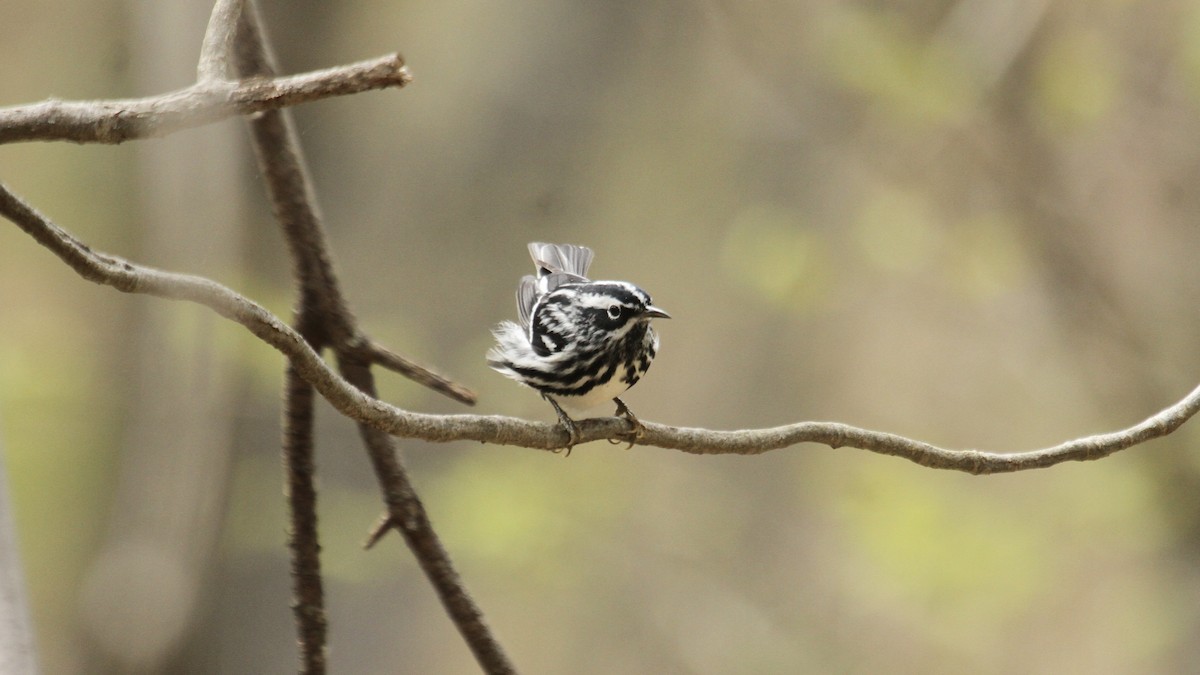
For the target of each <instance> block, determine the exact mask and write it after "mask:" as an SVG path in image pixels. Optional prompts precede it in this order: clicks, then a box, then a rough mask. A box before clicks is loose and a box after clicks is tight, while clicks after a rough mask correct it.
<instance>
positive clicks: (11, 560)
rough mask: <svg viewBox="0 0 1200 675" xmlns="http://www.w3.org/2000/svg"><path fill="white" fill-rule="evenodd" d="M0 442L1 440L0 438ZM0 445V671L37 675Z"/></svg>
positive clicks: (23, 579) (26, 599) (2, 452)
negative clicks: (34, 674) (35, 674)
mask: <svg viewBox="0 0 1200 675" xmlns="http://www.w3.org/2000/svg"><path fill="white" fill-rule="evenodd" d="M0 440H3V439H2V438H0ZM13 520H14V517H13V512H12V500H11V498H10V497H9V492H8V474H7V473H6V472H5V470H4V444H3V443H0V672H2V673H36V672H38V667H37V650H36V648H35V645H34V635H33V622H32V621H30V618H29V596H28V594H27V593H26V592H25V575H24V574H23V573H22V571H21V551H20V549H19V548H18V547H17V532H16V529H15V528H14V526H13Z"/></svg>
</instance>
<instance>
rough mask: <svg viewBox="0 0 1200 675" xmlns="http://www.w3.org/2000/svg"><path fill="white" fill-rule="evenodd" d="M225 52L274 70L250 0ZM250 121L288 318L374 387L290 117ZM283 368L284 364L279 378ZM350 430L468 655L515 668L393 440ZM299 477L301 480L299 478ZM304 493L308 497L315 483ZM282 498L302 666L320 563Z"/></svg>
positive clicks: (242, 63)
mask: <svg viewBox="0 0 1200 675" xmlns="http://www.w3.org/2000/svg"><path fill="white" fill-rule="evenodd" d="M234 58H235V61H236V66H237V70H238V73H239V74H240V76H241V77H252V76H265V77H271V76H272V75H274V74H275V72H276V68H275V65H274V63H273V61H274V57H273V56H272V55H271V53H270V46H269V43H268V40H267V37H266V33H265V30H264V28H263V26H262V21H261V19H260V18H259V17H258V13H257V7H256V6H255V3H254V2H252V1H250V2H247V3H246V6H245V8H244V9H243V12H242V22H241V26H240V32H239V35H238V39H237V41H236V43H235V55H234ZM250 131H251V135H252V136H253V139H254V149H255V154H256V155H257V157H258V162H259V166H260V167H261V169H262V171H263V174H264V176H265V178H266V183H267V190H268V193H269V195H270V199H271V204H272V208H273V209H274V211H275V216H276V219H277V220H278V221H279V224H280V226H281V227H282V228H283V233H284V237H285V239H286V240H287V243H288V247H289V251H290V253H291V259H292V266H293V267H292V270H293V275H294V277H295V279H296V282H297V284H298V285H299V290H300V305H299V309H298V310H297V326H298V327H299V328H300V332H301V334H302V335H304V336H305V338H306V339H307V340H308V341H309V343H310V344H312V345H313V346H314V348H316V349H320V348H321V347H324V346H329V347H332V348H333V350H334V352H335V354H336V356H337V361H338V364H339V367H340V368H342V371H343V373H344V374H345V376H346V377H347V379H348V380H349V381H350V383H351V384H353V385H354V386H356V387H358V388H359V389H360V390H362V391H363V392H365V393H367V394H369V395H371V396H375V395H376V392H375V381H374V377H373V375H372V374H371V371H370V365H371V364H372V363H373V362H375V361H377V360H378V359H379V356H380V354H379V352H378V349H377V348H376V347H375V346H374V344H373V343H372V342H371V341H370V340H369V339H368V338H367V337H366V336H365V335H363V334H362V333H361V332H360V331H359V330H358V328H357V324H356V321H355V318H354V315H353V314H352V313H351V312H350V309H349V307H348V306H347V304H346V301H345V298H344V296H343V295H342V293H341V290H340V288H339V285H338V280H337V276H336V274H335V273H334V269H333V264H332V262H331V260H330V256H329V247H328V244H327V243H326V238H325V232H324V228H323V227H322V224H321V216H320V213H319V211H318V209H317V201H316V196H315V194H314V190H313V187H312V180H311V178H310V177H309V174H308V170H307V167H306V165H305V162H304V157H303V154H302V152H301V150H300V144H299V142H298V141H297V139H296V133H295V129H294V127H293V124H292V122H291V118H290V116H289V115H288V114H287V112H286V111H282V110H276V111H268V112H265V113H263V114H261V115H259V116H258V117H255V118H253V119H252V120H251V121H250ZM290 373H291V369H290V368H289V379H291V376H290ZM306 392H307V396H308V397H310V398H311V396H312V390H311V389H307V390H306ZM287 395H288V407H289V409H291V408H292V406H294V405H295V404H296V400H295V398H296V397H299V396H301V395H302V392H300V391H298V390H297V391H293V389H292V388H291V387H289V389H288V394H287ZM468 398H473V396H470V397H468ZM305 419H307V421H308V422H310V423H311V409H309V410H308V411H307V417H305V416H303V415H302V416H301V419H300V420H297V421H295V422H293V420H292V419H291V417H290V416H289V418H288V420H287V423H288V431H287V440H286V441H285V445H287V446H290V447H293V448H295V449H298V448H300V447H301V445H302V444H303V443H307V444H308V446H309V452H310V457H311V444H312V429H311V424H307V425H306V424H303V423H302V422H304V421H305ZM359 433H360V435H361V436H362V438H363V442H364V444H365V445H366V448H367V453H368V455H369V456H370V459H371V463H372V465H373V467H374V469H375V475H376V479H377V480H378V481H379V485H380V489H381V490H382V492H383V495H384V500H385V502H386V503H387V507H388V518H389V522H390V523H391V524H392V526H393V527H395V528H396V529H397V530H399V531H400V532H401V534H402V535H403V536H404V539H405V541H406V543H407V544H408V546H409V549H410V550H411V551H412V552H413V554H414V555H415V556H416V558H417V561H418V562H419V563H420V565H421V569H422V570H423V571H424V572H425V575H426V577H427V578H428V579H429V581H430V583H431V584H432V585H433V587H434V589H435V591H436V592H437V594H438V597H439V598H440V599H441V601H442V604H443V606H444V607H445V608H446V611H447V613H448V614H449V615H450V618H451V620H452V621H453V622H454V624H455V626H457V627H458V630H459V632H460V633H461V634H462V636H463V638H464V639H465V640H466V642H467V645H468V647H469V648H470V649H471V652H472V653H473V654H474V655H475V658H476V660H477V661H478V662H479V664H480V666H481V667H482V668H483V670H484V672H487V673H495V674H502V673H513V672H516V671H515V669H514V668H513V666H512V664H511V663H510V662H509V660H508V657H507V655H506V654H505V653H504V650H503V649H502V648H501V646H500V644H499V643H498V642H497V641H496V639H495V638H494V637H493V636H492V634H491V631H490V629H489V628H488V626H487V624H486V623H485V621H484V619H483V613H482V612H481V611H480V610H479V608H478V606H477V605H476V604H475V602H474V601H473V600H472V599H471V597H470V595H469V594H468V593H467V590H466V588H465V587H464V586H463V584H462V581H461V579H460V578H459V576H458V573H457V572H456V571H455V570H454V566H453V563H452V562H451V561H450V556H449V555H448V554H447V552H446V550H445V548H444V547H443V546H442V544H441V541H440V540H439V538H438V536H437V533H436V532H435V531H434V530H433V527H432V525H431V524H430V522H429V518H428V516H427V515H426V513H425V507H424V506H423V505H422V504H421V501H420V499H419V498H418V497H417V494H416V492H415V490H414V489H413V486H412V482H411V481H410V480H409V478H408V474H407V471H406V470H405V469H404V466H403V464H401V462H400V460H399V459H398V453H397V448H396V445H395V442H394V441H393V440H392V438H391V437H389V436H388V435H387V434H385V433H381V432H379V431H377V430H375V429H372V428H370V427H368V426H366V425H363V424H360V425H359ZM293 436H295V438H293ZM312 469H313V467H312V465H311V463H309V464H308V465H307V466H305V465H301V464H296V465H294V466H290V467H289V483H291V482H292V481H295V485H296V487H299V488H301V489H311V482H312V480H313V473H312ZM305 485H307V486H308V487H307V488H305V487H303V486H305ZM296 487H294V488H293V489H296ZM312 494H313V497H314V500H315V492H313V493H312ZM292 507H293V513H292V517H293V526H294V527H296V528H297V529H296V532H295V533H294V534H293V542H294V544H293V548H292V553H293V569H294V570H302V569H304V570H307V571H305V572H304V573H300V572H297V574H296V578H295V583H296V585H297V586H296V587H297V607H296V620H297V623H298V627H299V632H300V639H301V641H302V643H304V644H303V645H302V650H303V651H304V654H305V666H306V668H307V667H309V665H310V663H309V660H308V659H309V658H310V657H312V658H315V657H316V656H317V655H316V654H315V651H316V650H317V645H316V644H314V643H312V642H310V640H320V641H321V645H320V648H321V649H322V650H323V647H324V639H325V632H324V615H323V611H322V612H321V613H319V614H318V613H317V612H316V611H315V610H316V608H318V607H320V606H321V604H320V603H321V594H320V591H319V587H320V567H319V560H318V559H317V554H318V552H319V546H318V544H317V532H316V530H315V527H314V529H313V530H312V531H311V532H309V531H306V530H301V529H299V526H300V525H301V521H305V522H311V523H313V524H314V525H315V522H316V520H315V518H316V516H315V514H313V515H312V516H311V520H309V518H310V517H309V516H307V515H305V516H301V514H300V512H299V510H298V508H306V507H307V505H306V504H297V503H296V498H295V497H294V496H293V497H292ZM301 555H305V556H311V559H310V560H308V561H307V564H308V565H310V566H311V569H308V568H305V567H304V565H302V562H301V560H300V556H301ZM310 575H312V576H310ZM309 595H311V603H312V604H311V605H305V603H304V601H303V600H302V597H308V596H309ZM318 624H319V625H318ZM317 664H318V662H316V661H314V662H313V664H312V665H314V666H315V665H317ZM319 665H320V666H322V667H323V665H324V663H323V661H321V662H319ZM308 672H321V671H319V670H310V671H308Z"/></svg>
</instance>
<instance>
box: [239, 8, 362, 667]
mask: <svg viewBox="0 0 1200 675" xmlns="http://www.w3.org/2000/svg"><path fill="white" fill-rule="evenodd" d="M259 26H260V22H259V19H258V14H257V7H256V6H255V4H254V3H253V2H247V3H246V6H245V7H243V9H242V13H241V20H240V21H239V26H238V27H239V30H238V32H237V38H236V40H235V43H234V61H235V63H236V67H237V70H238V72H239V75H240V76H242V77H247V76H251V75H266V74H268V73H271V72H274V68H273V67H272V66H271V63H270V61H271V56H270V54H269V53H268V51H267V47H266V44H265V42H264V40H263V36H262V33H261V30H260V28H259ZM288 121H289V120H288V118H287V117H286V114H285V113H284V112H282V111H272V112H267V113H263V114H262V115H260V116H258V117H256V118H252V119H251V121H250V132H251V135H252V137H253V139H254V151H255V156H256V157H257V158H258V165H259V168H260V169H261V170H262V172H263V175H264V176H265V177H266V184H267V191H268V194H269V197H270V201H271V206H272V209H273V210H274V212H275V219H276V221H277V222H278V223H279V224H280V227H282V228H283V230H284V234H285V238H286V240H287V243H288V246H289V252H290V258H291V261H292V278H293V279H294V280H295V282H296V285H297V290H298V292H299V295H300V298H299V302H298V304H297V309H296V315H295V318H294V325H295V327H296V328H297V330H298V331H299V332H300V334H301V335H302V336H303V337H304V339H305V340H306V341H307V342H308V343H309V344H310V345H311V346H312V347H313V349H314V350H315V351H317V352H320V351H321V349H322V348H324V347H326V346H328V344H329V330H328V329H329V328H330V327H331V324H330V322H329V321H328V320H327V317H329V316H340V314H339V313H337V312H336V311H335V312H329V311H328V309H329V308H328V307H323V306H322V305H321V303H322V300H323V298H325V297H327V296H329V295H330V293H328V292H323V289H329V288H331V287H332V288H335V289H336V279H335V278H334V277H333V271H332V265H331V264H330V263H329V261H328V259H315V258H314V256H315V255H316V254H314V253H312V252H311V251H320V250H323V249H322V248H319V247H317V246H313V245H312V242H310V241H306V240H305V238H303V237H301V236H299V235H300V234H301V233H305V232H312V231H314V230H315V231H317V232H319V227H320V216H319V214H318V213H317V212H316V210H315V206H314V205H315V204H316V199H315V196H314V195H313V194H312V187H311V181H310V180H309V179H308V175H307V172H306V170H305V166H304V161H303V158H302V157H301V156H300V154H299V150H298V148H299V144H298V143H297V142H295V139H294V137H293V130H292V129H291V125H290V124H289V123H288ZM322 258H323V257H322ZM335 309H336V308H335ZM334 327H335V328H336V329H337V332H339V333H341V332H344V330H345V328H344V326H343V325H336V324H335V326H334ZM284 411H285V412H284V419H283V456H284V466H285V471H286V474H287V487H288V509H289V514H290V520H291V523H290V530H289V533H288V548H289V551H290V553H291V565H292V614H293V616H294V618H295V621H296V633H297V637H298V638H299V645H300V664H301V672H302V673H305V674H306V675H323V673H325V671H326V662H325V655H326V639H327V630H326V628H327V623H326V617H325V594H324V585H323V583H322V579H321V557H320V556H321V544H320V535H319V532H318V530H317V510H316V509H317V490H316V484H315V481H316V466H315V461H314V457H313V454H314V445H315V444H314V441H313V428H314V424H313V414H314V409H313V389H312V386H311V385H309V384H308V383H307V382H305V381H303V380H302V379H301V378H300V376H299V375H298V374H297V372H296V370H295V369H294V368H293V367H292V366H291V365H289V366H288V368H287V374H286V383H285V385H284Z"/></svg>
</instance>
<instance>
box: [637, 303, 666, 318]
mask: <svg viewBox="0 0 1200 675" xmlns="http://www.w3.org/2000/svg"><path fill="white" fill-rule="evenodd" d="M642 315H643V316H648V317H650V318H651V319H669V318H671V315H670V314H667V313H666V312H664V311H662V310H661V309H659V308H657V307H655V306H654V305H650V306H648V307H646V311H644V312H642Z"/></svg>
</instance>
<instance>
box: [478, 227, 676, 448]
mask: <svg viewBox="0 0 1200 675" xmlns="http://www.w3.org/2000/svg"><path fill="white" fill-rule="evenodd" d="M529 255H530V257H531V258H533V263H534V266H535V267H536V270H537V271H536V274H535V275H526V276H524V277H522V278H521V280H520V282H519V283H518V284H517V316H518V318H519V323H516V322H513V321H503V322H501V323H500V324H499V325H498V326H496V327H495V328H494V329H493V330H492V334H493V336H494V337H495V338H496V345H495V346H494V347H492V348H491V350H489V351H488V353H487V363H488V365H489V366H491V367H492V369H494V370H496V371H498V372H499V373H501V374H503V375H505V376H506V377H509V378H512V379H513V380H516V381H517V382H520V383H521V384H523V385H526V386H528V387H531V388H533V389H534V390H536V391H538V392H539V393H540V394H541V395H542V398H544V399H545V400H546V401H548V402H549V403H550V405H552V406H554V411H555V413H556V414H557V415H558V420H559V423H560V424H561V426H562V427H563V429H564V430H565V431H566V432H567V437H568V442H567V446H566V451H567V454H568V455H569V454H570V452H571V448H572V447H574V446H575V444H576V443H578V442H579V429H578V427H577V426H576V424H575V420H573V419H572V418H571V416H570V415H568V414H567V413H566V411H565V410H563V408H569V409H571V410H572V411H576V412H579V411H584V410H587V409H589V408H594V407H596V406H598V405H600V404H602V403H604V402H606V401H610V400H611V401H612V402H613V403H615V404H616V406H617V410H616V415H618V416H620V417H623V418H625V419H626V420H628V421H629V423H630V425H631V431H630V432H629V439H630V440H629V444H630V447H632V445H633V443H634V441H636V440H637V439H638V438H640V437H641V435H642V433H643V427H642V423H641V422H640V421H639V420H638V418H637V416H635V415H634V414H633V411H632V410H630V409H629V406H627V405H625V403H624V402H623V401H622V400H621V399H620V398H619V396H620V395H621V394H623V393H624V392H625V391H626V390H628V389H629V388H630V387H632V386H633V385H634V384H637V382H638V380H640V379H641V378H642V376H643V375H645V374H646V370H647V369H649V368H650V362H651V361H653V360H654V356H655V354H657V353H658V344H659V339H658V333H656V332H655V331H654V328H652V327H651V325H650V321H651V320H652V319H669V318H671V315H670V314H668V313H667V312H665V311H663V310H662V309H660V308H659V307H656V306H654V304H653V303H652V302H651V299H650V294H648V293H647V292H646V291H644V290H642V289H641V288H638V287H637V286H635V285H633V284H631V283H629V282H627V281H592V280H590V279H588V277H587V273H588V267H590V266H591V264H592V259H593V257H595V254H594V253H593V252H592V250H591V249H590V248H588V247H586V246H576V245H574V244H546V243H542V242H533V243H530V244H529Z"/></svg>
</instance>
